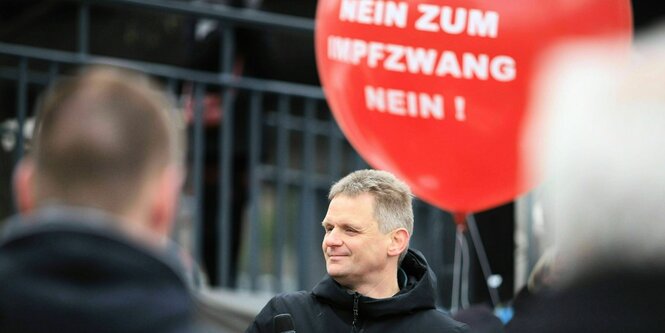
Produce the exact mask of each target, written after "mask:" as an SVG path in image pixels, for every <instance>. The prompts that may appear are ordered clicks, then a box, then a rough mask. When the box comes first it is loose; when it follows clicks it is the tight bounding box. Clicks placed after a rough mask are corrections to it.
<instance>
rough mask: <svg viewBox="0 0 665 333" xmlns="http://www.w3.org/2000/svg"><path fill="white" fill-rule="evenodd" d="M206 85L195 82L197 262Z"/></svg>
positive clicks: (199, 256) (200, 238) (200, 248)
mask: <svg viewBox="0 0 665 333" xmlns="http://www.w3.org/2000/svg"><path fill="white" fill-rule="evenodd" d="M204 91H205V85H204V84H199V83H195V84H194V103H193V108H194V130H193V136H194V139H193V140H192V142H193V143H194V161H193V168H192V169H193V183H194V209H193V211H194V214H193V216H194V226H193V232H192V235H193V237H194V239H193V242H192V243H193V246H194V251H193V253H194V257H195V258H196V261H197V262H202V259H203V213H202V209H203V158H204V156H203V154H204V152H205V140H204V133H203V94H204Z"/></svg>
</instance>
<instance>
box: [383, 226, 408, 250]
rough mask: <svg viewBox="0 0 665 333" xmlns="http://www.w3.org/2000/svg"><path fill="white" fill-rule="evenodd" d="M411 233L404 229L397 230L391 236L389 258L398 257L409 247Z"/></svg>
mask: <svg viewBox="0 0 665 333" xmlns="http://www.w3.org/2000/svg"><path fill="white" fill-rule="evenodd" d="M409 237H410V235H409V232H408V231H406V229H404V228H397V229H395V230H393V231H392V232H391V234H390V246H388V256H391V257H392V256H398V257H399V255H400V254H401V253H402V252H404V251H405V250H406V248H407V247H408V246H409Z"/></svg>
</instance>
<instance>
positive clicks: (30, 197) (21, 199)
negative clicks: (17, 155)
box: [14, 157, 37, 214]
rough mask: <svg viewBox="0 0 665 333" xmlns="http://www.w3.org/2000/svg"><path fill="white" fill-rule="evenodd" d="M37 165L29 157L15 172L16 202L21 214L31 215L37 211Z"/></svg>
mask: <svg viewBox="0 0 665 333" xmlns="http://www.w3.org/2000/svg"><path fill="white" fill-rule="evenodd" d="M34 179H35V164H34V162H33V160H32V159H31V158H29V157H24V158H23V159H22V160H21V161H20V162H19V163H18V164H17V165H16V169H15V170H14V200H16V206H17V207H16V208H17V209H18V211H19V213H21V214H29V213H31V212H32V211H34V210H35V209H36V202H37V200H36V198H35V188H34V184H35V180H34Z"/></svg>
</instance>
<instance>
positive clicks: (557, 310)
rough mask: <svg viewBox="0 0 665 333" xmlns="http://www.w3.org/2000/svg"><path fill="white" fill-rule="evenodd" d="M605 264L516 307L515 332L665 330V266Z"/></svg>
mask: <svg viewBox="0 0 665 333" xmlns="http://www.w3.org/2000/svg"><path fill="white" fill-rule="evenodd" d="M660 265H662V264H661V263H658V262H654V263H653V265H652V266H650V267H644V268H636V267H633V266H630V267H620V263H619V262H617V265H616V267H612V268H610V269H600V270H596V271H594V272H593V273H590V274H588V275H586V276H583V277H580V278H578V279H577V280H575V281H572V282H571V283H570V284H568V285H566V286H564V287H562V288H561V289H551V290H546V291H542V292H538V293H535V294H532V295H530V296H529V297H528V298H525V299H523V300H522V303H521V304H520V307H519V308H518V307H517V306H516V307H515V315H514V317H513V319H512V320H511V321H510V322H508V324H507V325H506V332H509V333H531V332H543V333H555V332H573V333H574V332H584V333H595V332H598V333H624V332H663V331H664V330H665V308H664V307H663V299H665V284H664V281H665V268H663V267H662V266H660Z"/></svg>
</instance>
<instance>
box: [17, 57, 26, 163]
mask: <svg viewBox="0 0 665 333" xmlns="http://www.w3.org/2000/svg"><path fill="white" fill-rule="evenodd" d="M18 66H19V73H18V87H17V96H16V101H17V103H16V118H17V119H16V121H17V122H18V129H17V131H16V150H15V151H14V152H15V155H14V161H15V162H18V161H19V160H20V159H21V157H23V145H24V134H23V130H24V128H23V127H24V125H25V118H26V117H27V113H28V100H27V99H28V59H27V58H25V57H21V59H20V60H19V65H18Z"/></svg>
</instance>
